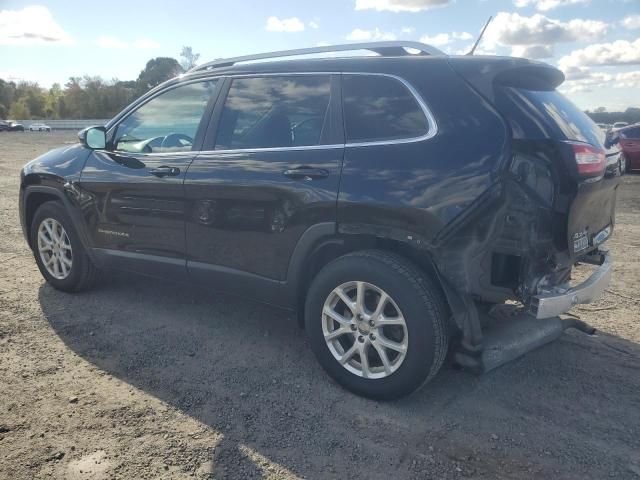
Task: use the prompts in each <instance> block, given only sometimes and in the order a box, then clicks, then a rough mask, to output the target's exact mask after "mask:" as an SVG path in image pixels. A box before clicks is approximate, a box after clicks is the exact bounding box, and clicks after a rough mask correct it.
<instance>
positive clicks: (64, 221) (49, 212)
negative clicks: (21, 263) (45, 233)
mask: <svg viewBox="0 0 640 480" xmlns="http://www.w3.org/2000/svg"><path fill="white" fill-rule="evenodd" d="M47 218H53V219H54V220H56V221H58V222H60V224H61V225H62V227H63V228H64V230H65V232H66V233H67V237H69V243H71V252H72V258H73V260H72V264H71V272H70V273H69V275H68V276H67V277H66V278H64V279H59V278H55V277H54V276H52V275H51V274H50V273H49V272H48V270H47V268H46V267H45V266H44V263H43V262H42V259H41V258H40V251H39V250H38V229H39V227H40V224H41V223H42V221H43V220H45V219H47ZM31 246H32V248H33V255H34V257H35V260H36V263H37V265H38V269H39V270H40V273H42V276H43V277H44V278H45V280H46V281H47V282H49V283H50V284H51V285H52V286H53V287H55V288H56V289H58V290H63V291H67V292H71V291H74V290H75V289H76V287H77V286H78V285H79V284H80V282H81V280H82V272H83V269H84V267H85V265H84V263H85V262H87V261H88V259H87V258H86V255H84V247H83V245H82V242H81V241H80V238H79V237H78V234H77V233H76V229H75V227H74V225H73V222H72V221H71V218H70V217H69V215H68V214H67V212H66V211H65V210H64V206H63V205H62V204H61V203H60V202H47V203H45V204H43V205H42V206H40V208H38V210H37V211H36V213H35V215H34V216H33V221H32V222H31Z"/></svg>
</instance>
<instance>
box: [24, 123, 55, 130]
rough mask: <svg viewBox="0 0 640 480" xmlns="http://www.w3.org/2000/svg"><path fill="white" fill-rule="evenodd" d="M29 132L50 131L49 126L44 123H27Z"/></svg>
mask: <svg viewBox="0 0 640 480" xmlns="http://www.w3.org/2000/svg"><path fill="white" fill-rule="evenodd" d="M29 131H30V132H50V131H51V127H50V126H49V125H45V124H44V123H32V124H31V125H29Z"/></svg>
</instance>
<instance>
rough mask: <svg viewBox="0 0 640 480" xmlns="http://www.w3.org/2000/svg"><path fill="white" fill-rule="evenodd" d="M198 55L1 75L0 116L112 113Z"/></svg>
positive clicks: (628, 117)
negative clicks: (46, 81)
mask: <svg viewBox="0 0 640 480" xmlns="http://www.w3.org/2000/svg"><path fill="white" fill-rule="evenodd" d="M199 57H200V54H199V53H194V52H193V49H192V48H191V47H188V46H185V47H182V51H181V53H180V61H178V60H176V59H175V58H171V57H157V58H152V59H151V60H149V61H148V62H147V64H146V65H145V67H144V68H143V69H142V71H141V72H140V75H138V78H137V79H136V80H128V81H121V80H118V79H113V80H110V81H106V80H104V79H102V78H101V77H96V76H89V75H85V76H83V77H71V78H69V81H68V82H67V83H65V84H64V87H63V86H61V85H60V84H59V83H54V84H53V85H52V86H51V88H49V89H46V88H42V87H40V86H39V85H38V83H37V82H29V81H21V82H17V83H16V82H12V81H5V80H3V79H0V119H7V118H11V119H34V120H41V119H58V118H61V119H69V120H76V119H89V118H111V117H113V116H114V115H115V114H117V113H118V112H119V111H120V110H122V109H123V108H124V107H126V106H127V105H128V104H129V103H131V102H132V101H133V100H135V99H136V98H138V97H139V96H140V95H142V94H144V93H146V92H147V91H149V90H150V89H152V88H153V87H155V86H157V85H159V84H161V83H162V82H164V81H166V80H169V79H170V78H173V77H175V76H176V75H179V74H181V73H183V72H185V71H187V70H189V69H191V68H193V67H194V66H195V65H196V64H197V62H198V59H199ZM585 113H586V114H587V115H589V116H590V117H591V118H592V119H593V120H594V121H595V122H597V123H609V124H612V123H614V122H628V123H638V122H640V108H635V107H632V108H627V109H626V110H625V111H624V112H607V111H606V109H605V108H603V107H600V108H597V109H595V110H594V111H593V112H591V111H587V112H585Z"/></svg>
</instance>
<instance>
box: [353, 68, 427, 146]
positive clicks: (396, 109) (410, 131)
mask: <svg viewBox="0 0 640 480" xmlns="http://www.w3.org/2000/svg"><path fill="white" fill-rule="evenodd" d="M342 97H343V100H344V121H345V131H346V136H347V143H355V142H372V141H374V142H375V141H385V140H398V139H403V138H415V137H420V136H422V135H425V134H426V133H427V131H428V130H429V125H428V123H427V118H426V117H425V114H424V112H423V111H422V108H420V105H419V104H418V102H417V101H416V99H415V97H414V96H413V95H412V94H411V92H410V91H409V90H407V88H406V87H405V86H404V85H403V84H402V83H401V82H400V81H398V80H396V79H395V78H391V77H385V76H381V75H344V76H343V81H342Z"/></svg>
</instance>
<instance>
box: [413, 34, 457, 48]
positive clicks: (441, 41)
mask: <svg viewBox="0 0 640 480" xmlns="http://www.w3.org/2000/svg"><path fill="white" fill-rule="evenodd" d="M420 41H421V42H422V43H427V44H429V45H434V46H436V47H441V46H443V45H447V44H448V43H450V42H451V37H450V36H449V34H448V33H439V34H437V35H434V36H433V37H430V36H428V35H424V36H423V37H420Z"/></svg>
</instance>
